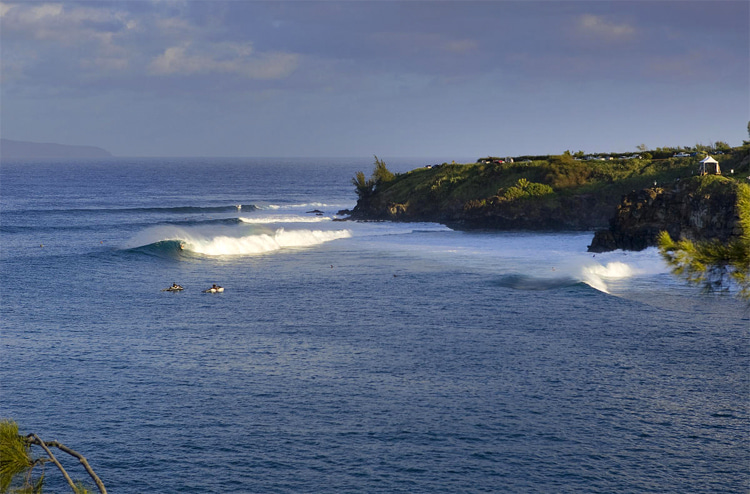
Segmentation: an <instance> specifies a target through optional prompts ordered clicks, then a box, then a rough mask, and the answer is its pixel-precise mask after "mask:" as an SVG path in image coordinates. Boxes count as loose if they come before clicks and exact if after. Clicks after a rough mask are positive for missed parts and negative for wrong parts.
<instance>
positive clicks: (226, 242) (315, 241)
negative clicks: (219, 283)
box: [184, 228, 351, 256]
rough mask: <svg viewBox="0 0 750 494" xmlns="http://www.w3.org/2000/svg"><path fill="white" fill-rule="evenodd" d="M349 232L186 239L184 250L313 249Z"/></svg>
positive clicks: (215, 252)
mask: <svg viewBox="0 0 750 494" xmlns="http://www.w3.org/2000/svg"><path fill="white" fill-rule="evenodd" d="M350 236H351V233H350V232H349V231H348V230H336V231H322V230H291V231H287V230H284V229H283V228H279V229H278V230H276V231H275V232H274V233H273V234H267V233H261V234H255V235H247V236H244V237H229V236H223V235H222V236H216V237H211V238H205V239H195V238H193V239H186V240H184V244H185V249H186V250H189V251H192V252H196V253H198V254H203V255H207V256H246V255H255V254H263V253H267V252H274V251H278V250H281V249H287V248H299V247H312V246H315V245H320V244H323V243H325V242H330V241H332V240H337V239H341V238H348V237H350Z"/></svg>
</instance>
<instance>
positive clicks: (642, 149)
mask: <svg viewBox="0 0 750 494" xmlns="http://www.w3.org/2000/svg"><path fill="white" fill-rule="evenodd" d="M635 148H636V149H637V150H638V151H640V152H642V153H645V152H646V150H647V149H648V146H646V145H645V144H638V145H637V146H636V147H635Z"/></svg>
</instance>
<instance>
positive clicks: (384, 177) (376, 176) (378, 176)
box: [372, 156, 396, 187]
mask: <svg viewBox="0 0 750 494" xmlns="http://www.w3.org/2000/svg"><path fill="white" fill-rule="evenodd" d="M394 178H396V175H394V174H393V173H392V172H391V171H390V170H389V169H388V167H387V166H386V165H385V161H382V160H380V159H378V157H377V156H375V170H373V172H372V179H373V181H374V182H375V186H376V187H377V186H378V185H380V184H384V183H386V182H390V181H391V180H393V179H394Z"/></svg>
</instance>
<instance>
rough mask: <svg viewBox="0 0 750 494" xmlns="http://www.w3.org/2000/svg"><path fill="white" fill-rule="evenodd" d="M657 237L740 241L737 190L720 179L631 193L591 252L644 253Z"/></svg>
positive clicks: (655, 242) (694, 179)
mask: <svg viewBox="0 0 750 494" xmlns="http://www.w3.org/2000/svg"><path fill="white" fill-rule="evenodd" d="M661 231H667V233H669V235H670V237H672V238H675V239H687V240H694V241H696V240H697V241H704V240H718V241H720V242H722V243H726V242H729V241H731V240H733V239H736V238H739V237H740V235H741V234H742V226H741V224H740V211H739V206H738V189H737V187H736V186H732V181H731V180H728V179H723V180H721V177H705V179H704V178H702V177H695V178H693V179H690V180H685V181H681V182H677V183H676V184H675V185H674V186H672V187H669V188H663V187H653V188H649V189H644V190H639V191H634V192H631V193H630V194H627V195H626V196H625V197H623V199H622V201H621V203H620V205H619V206H617V210H616V212H615V215H614V217H613V218H612V219H611V221H610V226H609V228H607V229H602V230H599V231H597V232H596V233H595V235H594V238H593V240H592V242H591V245H590V246H589V251H590V252H607V251H611V250H616V249H622V250H632V251H638V250H643V249H645V248H648V247H653V246H656V245H657V237H658V235H659V233H660V232H661Z"/></svg>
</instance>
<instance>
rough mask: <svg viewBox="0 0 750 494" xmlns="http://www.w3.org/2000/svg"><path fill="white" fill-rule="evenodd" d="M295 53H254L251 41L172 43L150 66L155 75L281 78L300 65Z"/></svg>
mask: <svg viewBox="0 0 750 494" xmlns="http://www.w3.org/2000/svg"><path fill="white" fill-rule="evenodd" d="M298 63H299V56H298V55H296V54H293V53H260V54H257V55H256V54H255V53H254V50H253V45H252V43H249V42H245V43H230V42H227V43H207V44H203V45H201V46H200V47H198V46H195V45H194V44H193V43H190V42H188V43H184V44H182V45H179V46H171V47H169V48H167V49H166V50H164V52H163V53H161V54H160V55H159V56H157V57H156V58H154V59H153V60H152V62H151V63H150V65H149V69H150V71H151V73H152V74H155V75H184V76H189V75H194V74H206V73H222V74H236V75H240V76H242V77H246V78H248V79H282V78H284V77H287V76H289V75H290V74H291V73H292V72H294V70H295V69H296V68H297V66H298Z"/></svg>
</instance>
